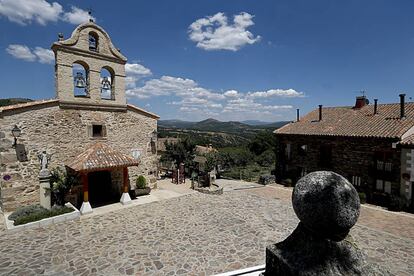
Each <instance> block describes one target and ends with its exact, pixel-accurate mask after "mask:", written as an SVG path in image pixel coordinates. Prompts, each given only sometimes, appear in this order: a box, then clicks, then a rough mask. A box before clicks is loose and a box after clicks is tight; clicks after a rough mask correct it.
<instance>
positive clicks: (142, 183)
mask: <svg viewBox="0 0 414 276" xmlns="http://www.w3.org/2000/svg"><path fill="white" fill-rule="evenodd" d="M135 186H136V187H137V189H144V188H145V187H147V180H146V179H145V177H144V176H143V175H140V176H138V177H137V180H136V181H135Z"/></svg>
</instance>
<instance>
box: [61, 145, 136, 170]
mask: <svg viewBox="0 0 414 276" xmlns="http://www.w3.org/2000/svg"><path fill="white" fill-rule="evenodd" d="M138 164H139V161H138V160H136V159H134V158H132V157H129V156H127V155H125V154H123V153H120V152H118V151H116V150H114V149H112V148H111V147H110V146H108V145H106V144H103V143H96V144H94V145H92V146H91V147H89V148H88V149H87V150H85V151H84V152H82V153H81V154H79V155H78V156H76V157H75V158H74V159H73V160H72V161H71V162H70V163H69V164H67V166H68V167H69V168H71V169H73V170H75V171H78V172H90V171H99V170H105V169H112V168H117V167H130V166H138Z"/></svg>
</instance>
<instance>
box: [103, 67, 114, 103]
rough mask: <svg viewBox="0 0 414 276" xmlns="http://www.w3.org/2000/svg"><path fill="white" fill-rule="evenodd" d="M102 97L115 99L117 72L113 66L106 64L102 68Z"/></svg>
mask: <svg viewBox="0 0 414 276" xmlns="http://www.w3.org/2000/svg"><path fill="white" fill-rule="evenodd" d="M100 80H101V99H104V100H115V86H114V83H115V73H114V71H113V70H112V68H110V67H108V66H104V67H102V69H101V76H100Z"/></svg>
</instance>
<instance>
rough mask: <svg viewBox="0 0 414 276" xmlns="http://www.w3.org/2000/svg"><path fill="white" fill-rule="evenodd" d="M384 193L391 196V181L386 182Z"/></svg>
mask: <svg viewBox="0 0 414 276" xmlns="http://www.w3.org/2000/svg"><path fill="white" fill-rule="evenodd" d="M384 192H385V193H387V194H391V182H390V181H385V182H384Z"/></svg>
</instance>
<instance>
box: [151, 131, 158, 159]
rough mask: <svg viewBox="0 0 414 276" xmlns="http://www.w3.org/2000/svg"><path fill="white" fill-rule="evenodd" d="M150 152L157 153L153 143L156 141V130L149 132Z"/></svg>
mask: <svg viewBox="0 0 414 276" xmlns="http://www.w3.org/2000/svg"><path fill="white" fill-rule="evenodd" d="M150 135H151V143H150V144H151V152H152V154H156V153H157V145H156V144H155V142H156V141H157V135H158V133H157V131H156V130H154V131H153V132H151V134H150Z"/></svg>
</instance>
